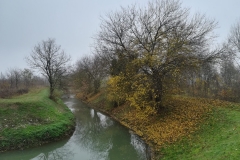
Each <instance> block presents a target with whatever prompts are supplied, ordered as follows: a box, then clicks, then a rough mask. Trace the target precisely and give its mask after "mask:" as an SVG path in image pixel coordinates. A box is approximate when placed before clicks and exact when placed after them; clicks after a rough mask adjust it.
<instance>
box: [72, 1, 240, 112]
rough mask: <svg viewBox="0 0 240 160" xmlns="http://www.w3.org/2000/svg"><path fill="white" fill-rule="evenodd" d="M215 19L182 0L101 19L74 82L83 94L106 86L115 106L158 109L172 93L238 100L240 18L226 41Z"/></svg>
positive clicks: (129, 9) (158, 2) (112, 14)
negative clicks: (91, 51)
mask: <svg viewBox="0 0 240 160" xmlns="http://www.w3.org/2000/svg"><path fill="white" fill-rule="evenodd" d="M216 24H217V23H216V22H215V21H214V20H211V19H208V18H206V16H204V15H201V14H195V15H193V16H192V15H190V12H189V9H188V8H183V7H181V3H180V2H179V1H178V0H156V1H152V2H149V3H148V6H146V7H145V8H138V7H136V6H135V5H133V6H130V7H126V8H121V9H120V10H119V11H116V12H110V13H109V14H107V15H106V17H104V18H102V23H101V26H100V28H101V29H100V31H99V32H98V33H97V34H96V36H95V39H96V43H95V45H94V54H93V55H92V56H86V57H83V58H81V59H80V60H78V62H77V63H76V67H75V70H74V72H73V74H72V79H73V82H74V84H75V85H76V86H77V87H79V89H80V90H81V92H83V93H84V94H85V95H87V94H90V93H97V92H98V91H99V90H100V88H101V86H104V87H106V88H107V91H108V99H109V100H110V101H112V102H114V103H113V104H115V105H119V104H123V103H125V102H129V103H130V105H131V106H134V107H137V108H154V109H155V110H156V111H158V112H160V111H161V109H163V108H164V106H163V105H162V101H163V99H164V98H166V97H167V96H169V95H174V94H183V95H189V96H198V97H207V98H218V99H224V100H229V101H239V100H240V66H239V64H238V63H239V59H238V58H239V57H238V53H239V52H240V22H239V23H237V24H236V25H235V26H233V27H232V28H231V31H230V34H229V38H228V39H227V40H226V42H225V43H224V44H222V45H218V46H217V47H216V45H215V44H214V43H213V42H214V40H215V39H216V38H215V35H214V29H215V28H216Z"/></svg>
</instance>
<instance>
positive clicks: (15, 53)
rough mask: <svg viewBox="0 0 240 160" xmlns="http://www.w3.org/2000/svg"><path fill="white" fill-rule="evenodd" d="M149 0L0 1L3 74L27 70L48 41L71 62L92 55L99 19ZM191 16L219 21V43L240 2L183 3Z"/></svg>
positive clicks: (0, 65) (236, 15)
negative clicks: (34, 54)
mask: <svg viewBox="0 0 240 160" xmlns="http://www.w3.org/2000/svg"><path fill="white" fill-rule="evenodd" d="M147 2H148V0H0V73H1V72H2V73H3V74H4V73H5V72H6V71H7V70H8V69H10V68H20V69H23V68H28V65H27V63H26V61H25V59H24V58H25V57H26V56H28V55H29V54H30V53H31V50H32V49H33V47H34V46H35V45H36V44H38V43H39V42H41V41H42V40H46V39H48V38H55V39H56V44H58V45H61V46H62V49H63V50H64V51H65V52H66V53H67V54H69V55H71V57H72V63H74V62H76V61H77V60H78V59H80V58H81V57H82V56H84V55H87V54H91V48H90V46H91V45H92V44H93V38H92V37H93V36H94V34H96V33H97V31H98V30H99V24H100V16H104V15H105V14H106V13H108V12H110V11H115V10H118V9H119V8H120V6H123V7H126V6H128V5H131V4H134V3H136V4H140V5H141V6H143V5H146V4H147ZM181 2H182V4H183V6H184V7H189V8H190V11H191V13H195V12H200V13H202V14H205V15H206V16H207V17H209V18H213V19H215V20H216V21H217V22H218V29H217V30H216V33H217V34H218V36H219V37H218V42H222V41H223V40H225V39H226V38H227V35H228V33H229V30H230V28H231V26H232V25H233V24H234V23H236V22H237V20H240V10H239V7H240V0H181Z"/></svg>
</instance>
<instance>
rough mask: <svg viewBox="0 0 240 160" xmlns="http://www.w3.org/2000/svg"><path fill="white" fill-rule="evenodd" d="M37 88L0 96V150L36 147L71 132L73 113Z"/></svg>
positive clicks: (44, 90) (47, 93) (43, 90)
mask: <svg viewBox="0 0 240 160" xmlns="http://www.w3.org/2000/svg"><path fill="white" fill-rule="evenodd" d="M48 96H49V92H48V89H37V90H33V91H31V92H29V93H28V94H24V95H21V96H17V97H12V98H11V99H0V152H3V151H6V150H12V149H23V148H28V147H32V146H39V145H42V144H44V143H47V142H50V141H55V140H58V139H60V138H63V137H66V136H68V135H70V134H72V132H73V129H74V126H75V125H74V116H73V114H72V113H71V111H70V110H69V109H68V108H67V107H66V106H65V105H64V104H63V102H62V101H61V100H60V99H59V100H58V101H57V102H54V101H52V100H50V99H49V98H48Z"/></svg>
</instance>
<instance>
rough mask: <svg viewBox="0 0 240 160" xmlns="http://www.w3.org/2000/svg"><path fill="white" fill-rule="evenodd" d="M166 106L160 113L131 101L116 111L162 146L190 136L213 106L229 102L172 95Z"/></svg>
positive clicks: (225, 104) (224, 104)
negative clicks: (137, 105) (135, 104)
mask: <svg viewBox="0 0 240 160" xmlns="http://www.w3.org/2000/svg"><path fill="white" fill-rule="evenodd" d="M163 104H164V106H165V108H166V110H164V111H163V112H162V113H160V114H156V112H155V111H154V109H153V108H152V107H146V108H145V109H139V108H135V107H129V106H127V105H124V106H120V107H118V108H115V110H114V111H113V112H112V113H113V114H114V116H116V117H118V118H119V119H120V120H121V121H122V122H123V124H127V127H129V128H131V129H133V131H135V132H136V133H137V134H138V135H140V136H142V137H143V139H145V140H146V141H147V142H149V143H151V144H153V145H154V146H155V147H156V148H158V149H160V148H161V147H162V146H163V145H164V144H166V143H173V142H175V141H177V140H179V139H181V138H183V137H189V138H191V137H190V135H191V133H193V132H195V131H196V130H197V129H198V127H199V125H200V123H201V122H202V121H203V120H204V118H205V117H206V116H207V115H208V114H207V113H209V112H211V108H212V106H227V105H229V104H228V102H224V101H220V100H211V99H199V98H191V97H182V96H172V97H168V98H166V99H164V102H163Z"/></svg>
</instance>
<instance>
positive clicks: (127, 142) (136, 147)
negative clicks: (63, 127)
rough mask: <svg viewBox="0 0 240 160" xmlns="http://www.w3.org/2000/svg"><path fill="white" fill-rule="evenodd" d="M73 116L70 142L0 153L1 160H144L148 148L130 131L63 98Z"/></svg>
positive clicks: (72, 99) (77, 103) (104, 116)
mask: <svg viewBox="0 0 240 160" xmlns="http://www.w3.org/2000/svg"><path fill="white" fill-rule="evenodd" d="M63 101H64V103H65V104H66V105H67V106H68V107H69V108H70V109H71V111H72V112H73V113H74V115H75V117H76V130H75V132H74V133H73V135H72V136H71V137H70V138H69V139H65V140H62V141H58V142H53V143H50V144H47V145H44V146H41V147H36V148H31V149H26V150H23V151H10V152H6V153H0V159H1V160H29V159H31V160H146V159H148V147H147V146H146V144H145V143H144V142H143V141H142V140H141V139H140V138H139V137H138V136H136V135H135V134H133V133H132V132H131V131H130V130H128V129H127V128H125V127H123V126H122V125H120V124H119V123H118V122H116V121H114V120H113V119H111V118H110V117H108V116H106V115H104V114H102V113H100V112H98V111H96V110H94V109H91V108H89V107H88V106H87V105H86V104H84V103H82V102H81V101H79V100H77V99H76V98H74V96H73V95H71V96H66V97H63Z"/></svg>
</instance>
